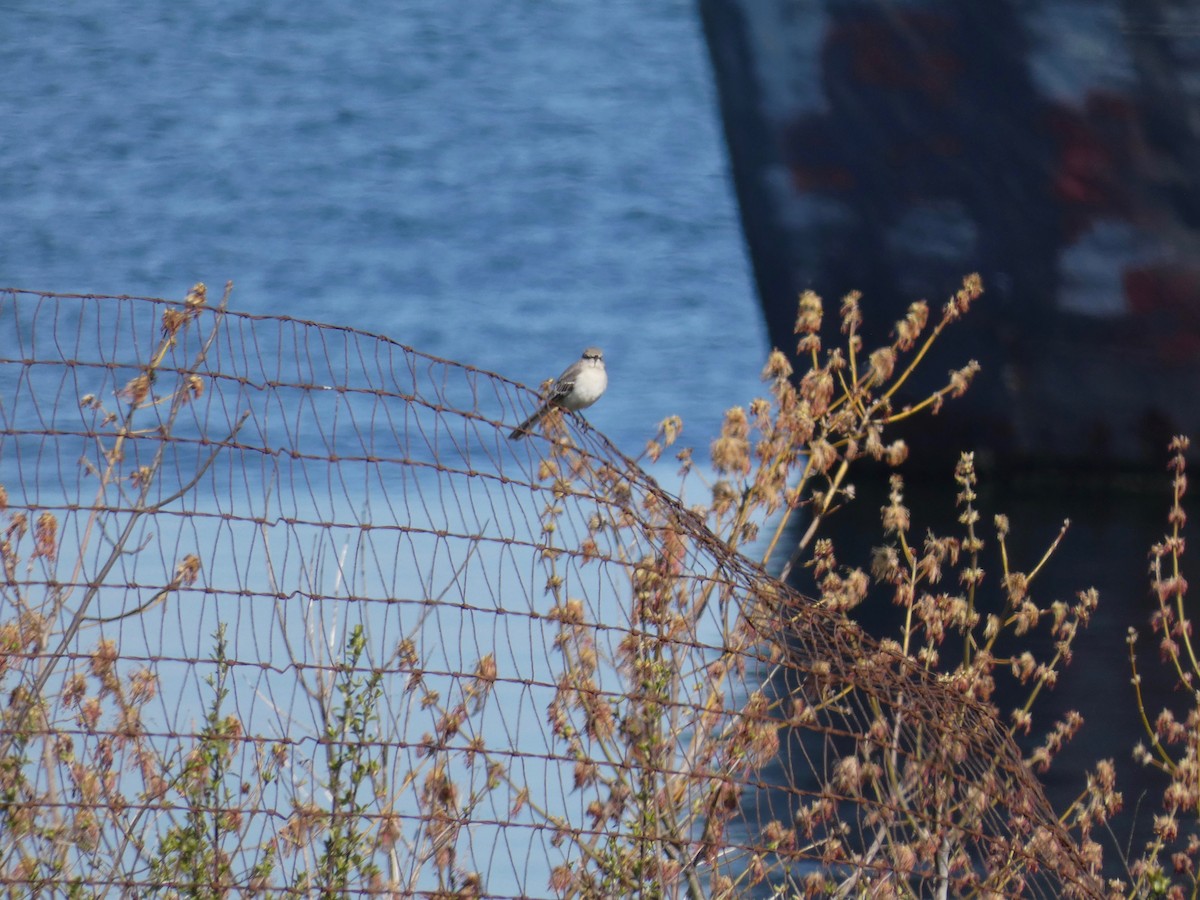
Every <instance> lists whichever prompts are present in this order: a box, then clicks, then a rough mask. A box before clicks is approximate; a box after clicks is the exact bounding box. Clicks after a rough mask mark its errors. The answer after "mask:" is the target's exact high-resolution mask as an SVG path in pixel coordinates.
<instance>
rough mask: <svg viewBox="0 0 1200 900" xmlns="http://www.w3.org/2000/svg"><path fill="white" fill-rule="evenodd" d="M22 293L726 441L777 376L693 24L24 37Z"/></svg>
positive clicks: (10, 280)
mask: <svg viewBox="0 0 1200 900" xmlns="http://www.w3.org/2000/svg"><path fill="white" fill-rule="evenodd" d="M0 78H2V80H3V83H4V84H5V89H4V90H3V91H0V121H3V122H4V123H5V129H4V130H5V137H4V139H3V141H0V203H2V204H3V208H4V215H3V217H0V239H2V243H3V247H4V249H5V252H4V255H3V262H2V263H0V284H3V285H12V286H19V287H26V288H34V289H39V290H55V291H81V292H96V293H128V294H151V295H159V296H168V297H177V296H182V295H183V293H184V292H185V291H186V290H187V288H188V287H189V286H190V285H191V284H192V283H193V282H194V281H197V280H204V281H206V282H208V284H209V285H210V287H214V286H219V285H220V284H222V283H223V282H224V281H225V280H227V279H232V280H233V281H234V283H235V293H234V298H233V305H234V306H236V307H238V308H241V309H246V310H251V311H256V312H264V313H266V312H282V313H288V314H291V315H296V316H301V317H306V318H312V319H317V320H321V321H327V322H334V323H339V324H350V325H355V326H358V327H362V328H366V329H368V330H373V331H379V332H383V333H385V334H387V335H388V336H389V337H392V338H394V339H396V340H399V341H401V342H403V343H406V344H410V345H412V346H415V347H417V348H419V349H421V350H424V351H426V352H429V353H434V354H437V355H440V356H445V357H448V358H451V359H457V360H461V361H464V362H469V363H471V364H474V365H478V366H481V367H484V368H488V369H494V370H497V371H500V372H502V373H503V374H505V375H507V376H509V377H513V378H517V379H519V380H523V381H527V382H529V383H531V384H536V383H538V382H540V381H541V380H542V379H544V378H546V377H550V376H552V375H555V374H557V372H558V371H560V370H561V369H562V368H563V367H564V366H565V365H566V364H567V363H569V362H571V361H572V360H573V359H575V358H576V357H577V356H578V354H579V352H580V350H581V349H582V348H583V347H584V346H585V345H588V344H598V345H600V346H602V347H603V348H604V349H605V351H606V354H607V356H608V359H609V367H610V372H611V375H612V378H611V386H610V390H609V394H608V396H606V397H605V398H604V400H603V401H601V402H600V403H599V404H597V406H596V407H595V408H594V409H593V410H592V411H591V412H590V413H589V419H590V420H591V421H592V422H593V423H594V424H595V425H596V426H597V427H599V428H601V429H602V430H604V431H606V432H608V433H609V434H610V435H612V436H613V437H614V438H615V439H616V440H617V441H618V443H620V444H622V445H623V446H625V447H626V449H627V450H637V449H639V448H640V446H641V443H642V441H643V440H644V439H645V438H646V437H647V436H648V434H649V433H650V432H651V430H652V428H653V426H654V424H655V423H656V422H657V421H658V420H659V419H661V418H662V417H664V416H666V415H668V414H671V413H681V414H683V415H684V417H685V421H686V422H687V423H688V426H689V427H688V434H689V435H690V436H691V437H692V438H693V440H695V441H697V442H698V443H700V444H701V445H705V444H707V441H708V439H709V438H710V437H711V433H712V431H713V430H714V429H715V427H716V425H717V423H718V422H719V419H720V414H721V412H722V411H723V410H724V408H726V407H727V406H729V405H731V404H732V403H735V402H744V401H745V400H746V399H748V398H749V396H751V394H752V393H753V392H755V391H756V390H757V380H756V379H757V372H758V367H759V365H760V362H761V359H762V357H763V354H764V351H765V337H764V331H763V328H762V326H761V321H760V318H761V317H760V313H759V310H758V307H757V304H756V301H755V299H754V296H753V288H752V284H751V279H750V276H749V272H748V267H747V263H746V260H745V257H744V255H743V249H742V242H741V236H740V233H739V231H738V225H737V219H736V212H735V209H734V205H733V199H732V195H731V190H730V187H729V184H728V180H727V176H726V161H725V155H724V148H723V145H722V143H721V135H720V128H719V124H718V121H717V116H716V112H715V104H714V102H713V86H712V83H711V75H710V72H709V67H708V61H707V58H706V50H705V48H704V45H703V42H702V38H701V35H700V30H699V25H698V22H697V21H696V17H695V14H694V11H693V9H692V4H691V3H689V2H685V0H675V2H667V3H657V4H650V5H647V4H641V3H637V2H632V0H622V2H617V3H612V4H605V5H602V6H598V5H591V4H557V3H532V4H517V5H513V4H503V3H498V2H493V0H481V2H472V3H470V4H443V3H438V2H433V0H415V2H406V3H405V4H403V5H401V6H397V5H395V4H388V3H383V2H379V0H368V2H364V3H358V4H353V5H343V6H329V5H325V4H318V3H312V2H299V3H280V2H268V3H256V4H249V3H235V2H228V0H225V2H215V3H213V2H208V3H197V2H191V0H184V2H178V3H173V4H166V5H159V6H146V7H137V6H134V7H131V6H129V4H125V3H118V2H115V0H96V2H92V3H89V4H87V5H86V6H82V7H77V8H69V7H62V8H60V9H56V8H53V7H45V6H43V5H40V4H32V3H19V4H16V5H15V6H12V5H10V6H9V7H7V8H6V10H5V11H4V12H0Z"/></svg>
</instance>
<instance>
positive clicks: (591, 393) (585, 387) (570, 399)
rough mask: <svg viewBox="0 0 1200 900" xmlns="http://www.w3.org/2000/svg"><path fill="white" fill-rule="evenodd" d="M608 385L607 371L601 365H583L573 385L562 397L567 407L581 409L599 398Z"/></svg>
mask: <svg viewBox="0 0 1200 900" xmlns="http://www.w3.org/2000/svg"><path fill="white" fill-rule="evenodd" d="M607 387H608V373H607V372H606V371H605V370H604V366H603V365H585V366H584V367H583V369H582V371H580V373H579V375H578V376H577V377H576V378H575V387H574V390H572V391H571V393H570V394H569V395H567V396H566V397H565V398H564V399H563V404H562V405H563V406H565V407H566V408H567V409H583V408H584V407H587V406H591V405H592V404H593V403H595V402H596V401H597V400H599V399H600V395H601V394H603V393H604V389H605V388H607Z"/></svg>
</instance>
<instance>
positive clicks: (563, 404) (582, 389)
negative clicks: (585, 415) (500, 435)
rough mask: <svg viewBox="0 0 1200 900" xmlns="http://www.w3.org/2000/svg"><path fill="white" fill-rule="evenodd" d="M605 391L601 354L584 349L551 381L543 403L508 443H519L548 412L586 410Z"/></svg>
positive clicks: (592, 348)
mask: <svg viewBox="0 0 1200 900" xmlns="http://www.w3.org/2000/svg"><path fill="white" fill-rule="evenodd" d="M607 387H608V373H607V372H606V371H605V369H604V352H603V351H602V350H600V348H599V347H588V348H587V349H586V350H584V351H583V356H581V357H580V358H579V359H577V360H576V361H575V362H573V363H571V365H570V366H568V367H567V370H566V371H565V372H563V373H562V374H561V375H559V376H558V377H557V378H556V379H554V384H552V385H551V386H550V393H549V394H548V395H547V397H546V402H545V403H543V404H542V405H541V406H540V407H538V410H537V412H535V413H534V414H533V415H532V416H530V417H529V418H528V419H526V420H525V421H524V422H522V423H521V424H520V425H518V426H517V427H516V428H514V429H513V430H512V433H511V434H509V436H508V439H509V440H510V441H519V440H520V439H521V438H523V437H525V435H527V434H528V433H529V429H530V428H532V427H533V426H534V425H536V424H537V423H538V422H540V421H542V419H544V418H546V416H547V415H548V414H549V413H550V410H552V409H567V410H571V411H572V412H574V411H576V410H580V409H586V408H587V407H589V406H591V405H592V404H593V403H595V402H596V401H597V400H599V399H600V395H601V394H603V393H604V389H605V388H607Z"/></svg>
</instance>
